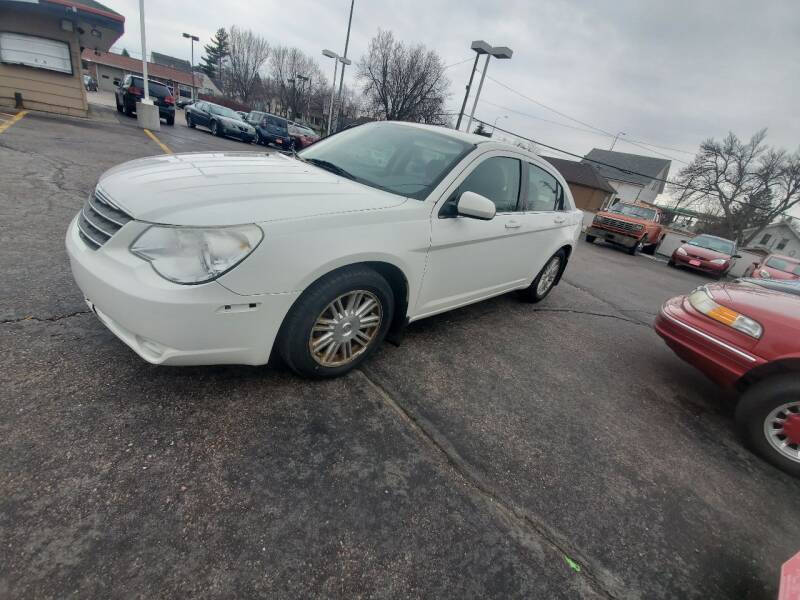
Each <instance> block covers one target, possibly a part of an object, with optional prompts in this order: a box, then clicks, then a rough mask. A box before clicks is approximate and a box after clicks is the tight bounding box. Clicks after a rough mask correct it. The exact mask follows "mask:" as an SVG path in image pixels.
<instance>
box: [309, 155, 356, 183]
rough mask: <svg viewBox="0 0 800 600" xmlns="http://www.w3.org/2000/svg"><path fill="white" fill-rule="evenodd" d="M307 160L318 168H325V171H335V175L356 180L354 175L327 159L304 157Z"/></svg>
mask: <svg viewBox="0 0 800 600" xmlns="http://www.w3.org/2000/svg"><path fill="white" fill-rule="evenodd" d="M302 160H305V161H307V162H310V163H311V164H312V165H315V166H317V167H319V168H320V169H325V170H326V171H330V172H331V173H335V174H336V175H340V176H342V177H346V178H347V179H352V180H353V181H355V180H356V176H355V175H353V174H352V173H350V172H349V171H345V170H344V169H343V168H342V167H340V166H338V165H335V164H333V163H332V162H329V161H327V160H322V159H321V158H304V159H302Z"/></svg>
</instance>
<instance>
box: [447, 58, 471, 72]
mask: <svg viewBox="0 0 800 600" xmlns="http://www.w3.org/2000/svg"><path fill="white" fill-rule="evenodd" d="M471 60H474V59H473V58H472V57H471V56H470V57H469V58H465V59H464V60H462V61H459V62H457V63H453V64H452V65H447V66H446V67H445V68H444V70H445V71H446V70H447V69H449V68H451V67H457V66H458V65H463V64H464V63H465V62H469V61H471Z"/></svg>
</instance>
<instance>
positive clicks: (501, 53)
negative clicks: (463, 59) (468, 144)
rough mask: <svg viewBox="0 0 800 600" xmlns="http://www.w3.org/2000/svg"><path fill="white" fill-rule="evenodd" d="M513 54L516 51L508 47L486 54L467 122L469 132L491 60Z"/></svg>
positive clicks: (491, 48)
mask: <svg viewBox="0 0 800 600" xmlns="http://www.w3.org/2000/svg"><path fill="white" fill-rule="evenodd" d="M484 43H485V42H484ZM476 52H477V50H476ZM513 54H514V51H513V50H512V49H511V48H507V47H506V46H494V47H490V49H489V51H488V52H486V62H485V63H483V72H482V73H481V81H480V83H479V84H478V91H477V92H476V93H475V101H474V102H473V103H472V111H471V112H470V113H469V121H467V131H469V128H470V127H472V119H473V118H475V108H476V107H477V106H478V98H480V96H481V90H482V89H483V80H484V79H485V78H486V71H487V70H488V69H489V59H490V58H491V57H493V56H494V57H495V58H511V56H512V55H513Z"/></svg>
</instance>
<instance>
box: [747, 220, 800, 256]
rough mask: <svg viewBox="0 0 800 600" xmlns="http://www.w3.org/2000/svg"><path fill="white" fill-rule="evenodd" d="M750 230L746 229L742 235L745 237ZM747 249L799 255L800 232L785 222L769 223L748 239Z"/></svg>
mask: <svg viewBox="0 0 800 600" xmlns="http://www.w3.org/2000/svg"><path fill="white" fill-rule="evenodd" d="M752 232H753V230H752V229H749V230H747V229H746V230H745V231H744V237H745V238H747V237H748V236H749V235H750V234H751V233H752ZM748 249H754V250H764V251H766V252H770V253H773V252H774V253H775V254H784V255H786V256H800V233H798V231H797V229H795V228H794V227H792V226H791V225H789V223H787V222H784V221H781V222H778V223H771V224H770V225H767V226H766V227H765V228H764V229H762V230H761V231H760V232H759V233H758V234H757V235H756V237H754V238H753V239H752V240H751V241H750V243H749V244H748Z"/></svg>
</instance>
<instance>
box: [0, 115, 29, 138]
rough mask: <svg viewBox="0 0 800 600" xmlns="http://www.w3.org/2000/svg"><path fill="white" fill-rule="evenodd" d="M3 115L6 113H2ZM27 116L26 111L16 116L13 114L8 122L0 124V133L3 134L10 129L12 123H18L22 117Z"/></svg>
mask: <svg viewBox="0 0 800 600" xmlns="http://www.w3.org/2000/svg"><path fill="white" fill-rule="evenodd" d="M3 114H6V113H3ZM27 114H28V111H27V110H21V111H19V112H18V113H17V114H15V115H14V116H13V117H11V118H10V119H9V120H8V121H6V122H5V123H0V133H3V132H4V131H5V130H6V129H8V128H9V127H11V126H12V125H13V124H14V123H16V122H17V121H19V120H20V119H21V118H22V117H24V116H25V115H27ZM9 116H10V115H9Z"/></svg>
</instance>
